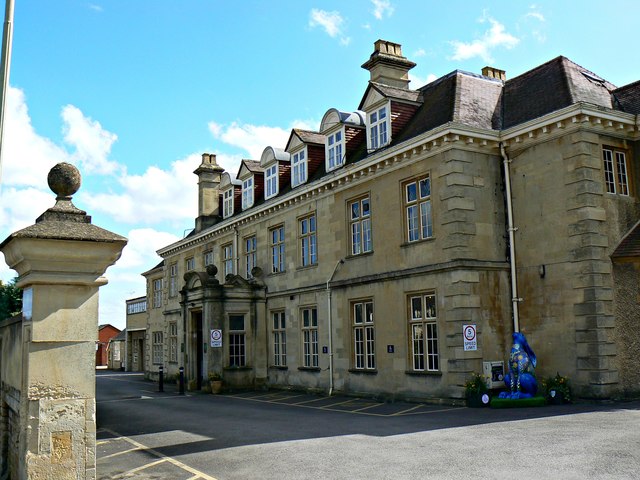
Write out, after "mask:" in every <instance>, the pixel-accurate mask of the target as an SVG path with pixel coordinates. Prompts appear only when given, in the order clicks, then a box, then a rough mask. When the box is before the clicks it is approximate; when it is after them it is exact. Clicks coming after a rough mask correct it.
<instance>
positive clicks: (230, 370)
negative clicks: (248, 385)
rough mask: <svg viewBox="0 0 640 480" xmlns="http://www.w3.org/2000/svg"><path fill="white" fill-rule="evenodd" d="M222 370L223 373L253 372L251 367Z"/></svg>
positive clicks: (225, 368)
mask: <svg viewBox="0 0 640 480" xmlns="http://www.w3.org/2000/svg"><path fill="white" fill-rule="evenodd" d="M222 370H224V371H225V372H246V371H248V370H253V367H247V366H244V367H224V368H223V369H222Z"/></svg>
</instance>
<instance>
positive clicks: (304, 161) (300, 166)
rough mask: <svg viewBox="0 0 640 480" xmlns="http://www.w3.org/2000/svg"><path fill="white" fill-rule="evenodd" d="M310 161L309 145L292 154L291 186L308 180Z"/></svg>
mask: <svg viewBox="0 0 640 480" xmlns="http://www.w3.org/2000/svg"><path fill="white" fill-rule="evenodd" d="M308 163H309V160H308V152H307V147H304V148H303V149H302V150H299V151H298V152H296V153H294V154H293V155H291V187H297V186H298V185H302V184H303V183H306V182H307V173H308V167H307V165H308Z"/></svg>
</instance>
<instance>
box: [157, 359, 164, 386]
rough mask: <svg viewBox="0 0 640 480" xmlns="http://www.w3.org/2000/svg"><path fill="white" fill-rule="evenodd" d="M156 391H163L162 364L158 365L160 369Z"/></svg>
mask: <svg viewBox="0 0 640 480" xmlns="http://www.w3.org/2000/svg"><path fill="white" fill-rule="evenodd" d="M158 377H159V379H158V391H159V392H164V366H162V365H160V371H159V372H158Z"/></svg>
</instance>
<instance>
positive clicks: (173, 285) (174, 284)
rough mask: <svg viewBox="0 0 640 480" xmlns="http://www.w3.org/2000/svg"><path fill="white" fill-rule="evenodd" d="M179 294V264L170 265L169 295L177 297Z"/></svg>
mask: <svg viewBox="0 0 640 480" xmlns="http://www.w3.org/2000/svg"><path fill="white" fill-rule="evenodd" d="M177 294H178V264H177V263H172V264H171V265H169V296H170V297H175V296H176V295H177Z"/></svg>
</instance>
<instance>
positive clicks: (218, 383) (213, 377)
mask: <svg viewBox="0 0 640 480" xmlns="http://www.w3.org/2000/svg"><path fill="white" fill-rule="evenodd" d="M209 383H210V385H211V393H213V394H218V393H220V392H221V391H222V375H220V374H219V373H210V374H209Z"/></svg>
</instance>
